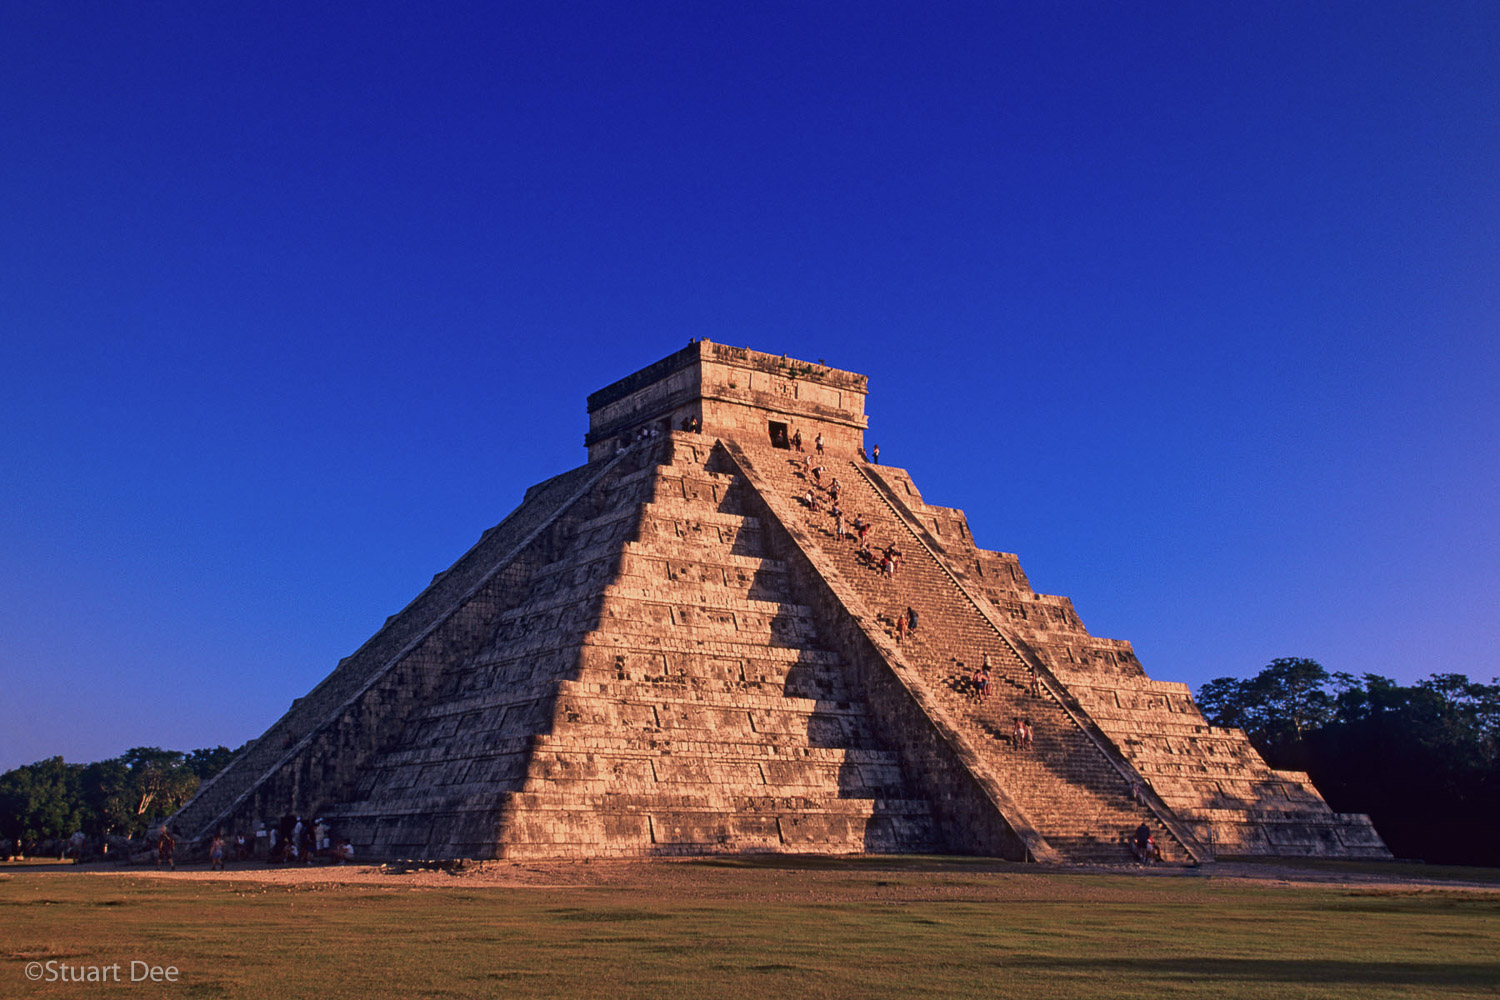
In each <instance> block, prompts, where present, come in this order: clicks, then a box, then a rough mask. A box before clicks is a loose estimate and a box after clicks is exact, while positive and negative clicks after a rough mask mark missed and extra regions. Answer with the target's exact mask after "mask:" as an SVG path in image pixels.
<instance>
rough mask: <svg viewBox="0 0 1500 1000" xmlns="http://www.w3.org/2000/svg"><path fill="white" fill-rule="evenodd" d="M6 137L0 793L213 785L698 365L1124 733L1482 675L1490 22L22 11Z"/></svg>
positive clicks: (1055, 10) (935, 13)
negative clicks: (159, 767)
mask: <svg viewBox="0 0 1500 1000" xmlns="http://www.w3.org/2000/svg"><path fill="white" fill-rule="evenodd" d="M0 137H3V143H0V687H3V691H4V694H3V695H0V767H10V766H14V765H16V764H18V763H23V762H27V761H31V760H36V759H39V758H42V757H45V756H49V755H52V754H62V755H64V756H66V757H67V758H69V759H70V760H92V759H96V758H99V757H105V756H113V755H115V754H117V753H120V752H122V751H123V750H125V749H127V748H129V747H131V746H135V745H142V744H146V745H162V746H167V747H172V748H179V749H188V748H192V747H198V746H207V745H215V744H220V743H224V744H228V745H230V746H236V745H238V744H239V743H241V742H243V741H244V740H245V739H247V738H250V737H253V736H256V735H259V733H261V732H262V731H263V730H264V729H265V728H266V727H267V726H268V725H270V723H271V722H273V721H274V720H275V719H276V718H277V717H278V716H279V715H280V714H281V713H282V712H283V711H284V710H285V709H286V707H287V706H288V705H289V704H290V702H291V701H292V699H293V698H296V697H299V696H300V695H302V694H304V693H306V692H307V691H308V690H309V689H310V688H312V686H313V685H314V684H315V683H316V682H317V681H318V680H319V679H321V678H322V677H323V676H324V675H325V674H326V673H327V672H328V671H329V670H331V669H332V668H333V666H334V664H335V663H336V662H337V661H338V659H339V658H340V657H342V656H345V655H347V654H348V653H350V652H352V651H353V650H354V649H355V648H356V647H358V646H359V645H360V643H361V642H363V641H364V640H365V639H366V638H367V637H368V636H369V635H370V634H372V633H373V632H374V631H375V629H376V628H378V627H379V626H380V624H381V623H382V622H383V621H384V619H385V617H386V616H387V615H389V614H392V613H394V612H395V611H397V610H399V609H400V608H401V607H403V606H404V605H405V604H406V603H407V601H409V600H410V599H411V598H412V597H414V596H415V595H416V594H417V592H418V591H420V590H421V589H422V587H423V586H425V585H426V583H427V582H428V580H429V579H430V578H431V576H432V574H433V573H435V572H438V571H440V570H442V569H444V568H445V567H447V566H448V565H449V564H450V563H451V562H452V561H453V560H454V559H456V558H457V557H458V556H459V555H460V554H462V553H463V552H464V551H465V550H466V549H467V548H468V546H469V545H470V544H472V543H473V542H474V541H475V539H476V538H477V537H478V536H479V534H480V532H481V531H482V530H484V529H485V528H487V527H488V526H490V525H492V524H494V523H495V522H497V521H499V520H500V519H501V518H502V517H503V516H504V515H505V514H506V513H507V512H508V511H509V510H510V509H511V508H512V507H513V506H514V505H515V504H516V503H517V502H518V501H519V499H520V497H521V494H522V492H523V490H524V489H525V488H526V486H527V485H529V484H531V483H534V482H537V481H538V480H541V479H544V478H546V477H548V476H550V475H553V474H556V473H558V472H561V471H563V470H565V469H568V468H571V467H573V466H575V465H578V464H581V463H582V461H583V459H584V451H583V446H582V437H583V432H584V429H585V425H586V417H585V410H584V397H585V396H586V395H587V394H588V393H589V392H591V391H593V390H594V389H597V388H599V387H601V386H603V385H605V384H607V383H609V382H611V381H613V380H614V379H616V378H619V377H621V376H623V375H625V374H628V373H629V372H631V371H634V370H635V369H637V368H639V367H641V366H643V365H645V364H648V363H650V362H651V361H654V360H656V359H657V358H659V357H661V356H663V355H665V354H667V353H669V352H671V351H673V350H676V349H677V348H679V347H681V346H682V345H684V344H685V343H686V342H687V340H688V338H690V337H708V338H709V339H712V340H718V341H722V342H727V343H731V344H736V345H748V346H751V347H755V348H758V349H761V350H766V351H771V352H776V353H782V352H785V353H788V354H791V355H792V356H794V357H800V358H804V359H809V360H818V359H824V360H826V361H827V363H828V364H830V365H834V366H836V367H840V368H847V369H852V370H855V371H859V372H863V373H866V374H868V375H869V376H870V391H871V394H870V398H869V413H870V418H871V435H870V437H871V439H873V440H874V441H877V442H879V443H880V445H881V448H882V452H883V454H884V456H885V458H886V459H887V460H888V461H889V462H890V463H892V464H897V465H902V466H905V467H907V468H909V469H911V470H912V472H913V474H914V475H915V477H916V480H917V482H918V484H919V486H921V487H922V489H923V491H924V493H925V494H926V496H927V498H928V499H929V500H930V501H931V502H935V503H944V504H948V505H952V506H957V507H962V508H964V509H965V510H966V511H967V512H968V514H969V517H970V521H971V524H972V526H973V530H974V533H975V536H976V538H977V539H978V540H979V542H980V543H981V544H983V545H985V546H987V547H990V548H996V549H1001V550H1005V551H1011V552H1018V553H1020V555H1021V559H1022V565H1023V566H1024V567H1025V568H1026V569H1027V571H1028V572H1029V574H1030V576H1031V579H1032V582H1033V584H1034V585H1035V586H1036V587H1037V589H1038V590H1042V591H1045V592H1050V593H1061V594H1067V595H1069V596H1071V597H1072V598H1073V600H1074V602H1075V604H1076V606H1077V608H1078V610H1079V612H1080V614H1081V615H1082V616H1083V619H1084V621H1085V623H1086V624H1087V625H1088V626H1089V627H1090V628H1091V630H1092V631H1094V632H1095V633H1096V634H1100V635H1107V636H1112V637H1116V638H1126V639H1130V640H1132V641H1133V642H1134V643H1135V645H1136V649H1137V651H1138V653H1139V654H1140V656H1141V658H1142V660H1143V662H1144V663H1145V665H1146V667H1147V669H1148V671H1150V673H1151V674H1152V676H1154V677H1156V678H1158V679H1163V680H1182V681H1187V682H1188V683H1190V684H1192V685H1194V686H1195V687H1196V686H1197V685H1198V684H1200V683H1202V682H1203V681H1204V680H1206V679H1209V678H1212V677H1216V676H1223V675H1229V674H1234V675H1248V674H1250V673H1253V672H1254V671H1255V670H1257V669H1258V668H1259V667H1261V666H1262V665H1264V664H1265V663H1266V662H1267V661H1268V660H1270V659H1271V658H1273V657H1277V656H1310V657H1315V658H1317V659H1318V660H1320V661H1322V662H1323V664H1324V665H1325V666H1327V667H1328V668H1330V669H1334V670H1347V671H1350V672H1353V673H1356V674H1358V673H1363V672H1366V671H1370V672H1375V673H1380V674H1385V675H1388V676H1393V677H1395V678H1397V679H1399V680H1402V681H1411V680H1415V679H1417V678H1419V677H1422V676H1425V675H1427V674H1429V673H1432V672H1434V671H1445V672H1446V671H1456V672H1461V673H1467V674H1469V675H1471V676H1474V677H1482V678H1485V679H1488V678H1490V677H1492V676H1494V675H1495V674H1496V673H1500V668H1497V666H1496V654H1495V651H1494V650H1495V642H1496V636H1495V625H1496V622H1497V611H1500V501H1497V498H1500V461H1497V459H1500V446H1497V431H1500V400H1497V387H1500V336H1497V333H1500V325H1497V320H1500V5H1497V4H1496V3H1495V2H1494V0H1481V2H1475V3H1466V2H1455V0H1445V2H1442V3H1436V4H1433V3H1419V2H1411V3H1404V4H1389V3H1380V2H1371V0H1360V2H1348V3H1302V2H1286V3H1266V2H1263V0H1257V2H1244V3H1238V2H1224V3H1218V2H1215V3H1204V2H1197V0H1194V2H1188V3H1180V4H1172V3H1149V4H1134V3H1120V2H1114V0H1111V2H1107V3H1071V2H1052V0H1049V2H1036V3H1024V4H1022V3H1002V2H998V0H991V2H985V3H976V4H951V3H930V2H929V3H901V4H894V3H880V2H875V3H870V2H859V3H848V4H837V3H831V2H828V3H820V2H816V0H813V2H799V3H786V4H783V3H775V2H767V0H757V2H755V3H746V4H734V3H708V4H703V3H673V4H666V3H661V4H656V3H640V4H636V3H629V4H626V3H587V4H584V3H579V4H573V3H562V2H547V3H532V4H520V3H498V2H494V3H491V2H485V3H474V4H463V3H438V4H433V3H417V2H412V3H381V2H361V3H359V4H353V3H350V4H311V5H309V4H289V3H287V4H283V3H272V4H259V3H257V4H243V3H236V4H231V3H207V4H205V3H201V2H192V3H186V2H184V3H141V4H116V3H104V2H96V3H77V4H59V3H53V2H41V0H17V2H14V3H7V4H5V5H3V7H0Z"/></svg>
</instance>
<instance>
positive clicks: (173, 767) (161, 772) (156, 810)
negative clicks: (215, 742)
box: [0, 746, 235, 844]
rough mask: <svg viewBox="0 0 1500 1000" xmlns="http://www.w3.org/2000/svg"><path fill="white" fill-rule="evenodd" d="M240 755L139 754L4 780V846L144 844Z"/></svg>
mask: <svg viewBox="0 0 1500 1000" xmlns="http://www.w3.org/2000/svg"><path fill="white" fill-rule="evenodd" d="M234 754H235V751H233V750H230V749H229V748H228V747H222V746H219V747H211V748H205V749H201V750H192V751H188V752H186V753H185V752H183V751H181V750H163V749H161V748H160V747H136V748H134V749H133V750H127V751H126V752H125V753H123V754H121V755H120V756H118V757H112V758H110V759H109V760H99V761H94V762H93V763H92V764H69V763H67V762H66V761H64V760H63V759H62V758H61V757H49V758H47V759H46V760H40V761H37V762H36V763H34V764H25V765H23V766H21V767H17V768H13V769H11V770H9V771H6V772H5V773H4V774H0V839H4V840H9V841H11V842H13V843H14V844H24V843H27V842H31V843H39V842H42V841H48V840H63V839H66V838H68V837H71V836H72V835H73V834H74V833H78V832H82V833H83V834H85V835H86V836H88V837H90V838H101V837H138V836H141V835H143V834H145V833H146V832H147V831H148V830H149V829H150V828H151V827H152V826H153V825H154V824H157V823H159V822H160V821H161V820H162V819H164V818H165V817H167V816H170V815H171V814H172V813H174V812H176V811H177V810H178V809H179V808H181V806H182V804H183V803H184V802H186V801H187V800H188V799H190V798H192V797H193V795H194V793H196V792H197V791H198V786H199V784H200V783H202V782H203V781H206V780H207V779H209V778H211V777H213V776H214V775H215V774H217V773H219V771H220V770H221V769H222V768H223V767H224V765H225V764H228V763H229V760H230V758H232V757H233V756H234Z"/></svg>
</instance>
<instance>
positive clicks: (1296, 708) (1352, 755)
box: [1198, 658, 1500, 865]
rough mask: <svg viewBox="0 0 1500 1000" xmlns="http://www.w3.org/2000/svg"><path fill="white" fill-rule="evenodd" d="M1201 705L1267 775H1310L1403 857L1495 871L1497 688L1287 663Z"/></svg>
mask: <svg viewBox="0 0 1500 1000" xmlns="http://www.w3.org/2000/svg"><path fill="white" fill-rule="evenodd" d="M1198 704H1199V707H1200V708H1202V709H1203V713H1204V715H1205V716H1207V717H1208V720H1209V721H1210V722H1212V723H1213V724H1215V725H1219V726H1238V727H1239V728H1241V729H1243V730H1245V732H1246V734H1247V735H1248V736H1249V737H1250V742H1251V743H1252V744H1254V746H1255V748H1256V749H1257V750H1259V751H1260V753H1261V755H1262V756H1263V757H1265V759H1266V762H1267V763H1269V764H1270V765H1271V766H1272V767H1275V768H1283V769H1289V770H1297V771H1306V772H1307V773H1308V774H1309V776H1311V778H1312V780H1313V782H1314V783H1315V784H1316V785H1317V786H1318V790H1319V791H1321V792H1322V793H1323V797H1324V798H1325V799H1327V800H1328V804H1329V805H1330V806H1331V807H1332V808H1333V809H1334V810H1335V811H1336V812H1362V813H1368V814H1369V815H1370V819H1371V820H1372V821H1373V822H1374V824H1375V829H1377V830H1378V831H1380V835H1381V836H1382V837H1383V838H1384V839H1385V842H1386V845H1387V846H1388V847H1390V849H1391V850H1392V852H1394V853H1395V855H1396V856H1397V857H1400V858H1421V859H1424V860H1427V861H1431V862H1436V863H1444V864H1479V865H1497V864H1500V837H1497V836H1496V834H1495V831H1496V830H1497V828H1500V768H1497V765H1500V683H1496V682H1495V681H1493V680H1492V681H1491V682H1490V683H1489V684H1482V683H1479V682H1477V681H1471V680H1470V679H1469V678H1468V677H1466V676H1464V675H1463V674H1433V675H1432V676H1430V677H1428V678H1427V679H1426V680H1422V681H1418V682H1417V683H1415V684H1412V685H1409V686H1408V685H1402V684H1397V683H1396V682H1395V681H1393V680H1391V679H1390V678H1389V677H1381V676H1379V675H1377V674H1364V675H1363V676H1361V677H1355V676H1354V675H1352V674H1348V673H1329V672H1328V671H1327V670H1325V669H1324V668H1323V666H1322V665H1321V664H1319V663H1318V662H1317V661H1316V660H1309V659H1301V658H1285V659H1278V660H1273V661H1272V662H1271V663H1270V664H1268V665H1267V666H1266V667H1265V669H1264V670H1262V671H1261V672H1260V673H1258V674H1256V675H1255V676H1254V677H1251V678H1249V679H1248V680H1241V679H1239V678H1234V677H1219V678H1216V679H1214V680H1211V681H1209V682H1207V683H1206V684H1204V685H1203V686H1202V687H1201V688H1200V689H1199V691H1198Z"/></svg>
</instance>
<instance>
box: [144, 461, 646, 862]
mask: <svg viewBox="0 0 1500 1000" xmlns="http://www.w3.org/2000/svg"><path fill="white" fill-rule="evenodd" d="M645 443H647V444H649V443H651V442H645ZM636 452H637V449H636V448H634V447H632V448H627V449H626V450H624V451H622V452H620V453H618V454H616V455H615V456H614V457H613V458H611V459H610V460H609V461H608V462H606V463H605V464H604V466H603V467H602V468H601V469H600V470H599V471H598V472H596V473H595V474H594V475H592V476H590V477H589V479H588V480H587V481H586V482H585V483H584V484H583V485H582V486H580V487H579V488H578V489H576V490H574V491H573V493H572V495H570V496H569V497H568V498H567V499H566V500H564V501H563V502H562V503H561V504H559V505H558V506H557V509H556V510H554V511H553V512H552V513H551V514H550V515H548V516H547V518H546V519H545V520H544V521H542V523H541V524H539V525H538V526H537V527H536V528H534V529H533V530H532V531H530V532H529V533H528V534H527V535H526V537H525V538H523V539H521V541H519V542H517V543H516V544H515V545H514V546H512V547H511V549H510V551H509V552H507V553H506V554H505V555H504V556H502V557H501V558H500V559H499V560H498V561H496V563H495V565H494V566H493V567H492V568H491V569H490V570H489V571H488V572H487V573H485V574H484V576H483V577H481V578H480V580H479V582H478V583H476V584H474V586H472V587H470V588H469V589H468V590H467V591H465V592H464V593H463V595H462V596H460V597H459V598H458V600H456V601H454V602H453V604H452V606H451V607H449V609H448V610H447V611H445V612H444V613H443V614H441V615H439V616H438V617H437V618H435V619H433V621H432V622H431V624H429V625H428V626H427V627H426V628H424V629H422V631H421V632H419V633H417V635H416V636H415V637H414V638H413V639H412V640H411V641H410V642H408V643H407V644H406V645H405V646H402V647H401V649H400V650H399V651H398V652H397V653H396V654H395V655H393V656H392V657H391V658H390V659H388V660H386V662H385V664H384V665H382V666H381V667H379V668H378V669H377V670H376V671H375V672H374V673H372V674H371V675H370V677H369V678H368V679H367V680H366V681H365V682H364V683H363V684H361V685H360V686H359V688H358V689H357V690H355V691H354V692H353V693H352V694H350V695H349V696H348V697H347V698H345V699H343V700H342V701H340V702H339V703H338V704H337V705H336V706H334V708H333V711H331V712H329V713H327V714H326V715H325V716H324V717H323V719H322V721H321V722H319V723H317V724H316V725H314V726H312V727H311V728H309V729H308V731H307V733H306V734H305V735H304V736H303V737H302V738H301V739H300V740H298V741H297V742H296V743H294V744H292V745H291V746H290V747H289V748H288V749H287V750H286V751H285V752H283V753H282V755H281V756H280V757H279V758H277V760H276V763H275V764H273V765H272V766H271V767H269V768H267V769H266V771H265V772H264V773H263V774H261V776H260V777H259V778H257V779H256V780H255V781H253V782H251V783H250V784H249V785H247V786H246V788H245V790H244V791H243V792H241V793H240V794H239V795H238V796H236V797H235V799H234V800H233V801H232V802H230V803H229V805H228V806H226V807H225V808H223V809H221V810H219V812H218V813H217V814H215V815H214V817H213V819H212V820H210V821H209V822H208V823H206V824H204V826H203V827H202V828H201V829H200V830H199V831H198V832H197V833H195V834H193V835H192V837H191V838H190V839H192V840H198V839H201V838H202V837H204V836H206V835H207V834H208V832H209V831H210V830H212V829H213V828H214V827H215V826H216V825H218V824H219V823H220V822H221V821H222V820H223V819H224V818H225V817H227V816H228V815H229V814H230V813H232V812H234V811H235V810H236V809H238V808H239V807H240V804H241V803H243V802H244V801H245V800H246V799H248V798H249V797H250V796H251V795H253V794H254V793H255V790H256V789H257V788H259V787H260V786H261V785H263V784H264V783H265V782H266V781H268V780H269V779H270V778H271V776H272V775H274V774H275V773H276V772H277V771H279V770H281V768H282V767H284V766H286V764H287V762H288V761H290V760H291V759H292V758H294V757H295V756H296V755H297V754H298V753H300V752H301V751H302V750H303V749H304V748H306V746H307V745H308V744H309V743H311V742H312V739H313V737H314V736H317V735H318V733H320V732H322V731H323V729H324V728H325V727H327V726H328V724H329V723H330V722H332V721H333V720H334V719H335V718H337V717H338V715H339V713H341V712H342V711H343V710H344V707H345V706H346V705H348V704H350V703H351V702H353V701H355V700H357V699H358V698H359V697H360V696H361V695H363V694H364V693H365V692H366V691H368V690H370V688H371V687H373V686H374V685H375V683H376V682H377V681H379V680H380V679H381V678H383V677H384V676H385V675H386V674H388V673H390V671H391V669H392V668H393V667H395V666H396V664H398V663H400V662H401V661H402V660H404V659H406V657H407V655H408V654H410V653H411V651H412V650H414V649H416V648H417V646H419V645H421V643H422V642H424V641H425V640H426V639H427V637H428V636H430V635H431V634H432V633H433V632H434V631H436V630H437V628H438V627H439V626H441V625H443V624H445V623H446V622H447V621H448V620H449V619H450V618H452V617H453V616H454V615H455V614H457V613H458V610H459V608H462V607H463V606H464V605H465V604H467V603H468V602H469V600H470V599H471V598H472V597H473V596H474V595H475V594H477V593H479V591H480V590H482V589H483V588H484V587H485V585H486V584H488V583H489V582H490V581H491V580H492V579H494V577H495V575H496V574H497V573H499V572H500V571H501V570H502V569H504V568H505V567H507V566H509V565H510V564H511V562H512V561H514V560H515V558H516V556H518V555H520V554H521V552H522V551H523V550H524V549H525V548H526V546H528V545H530V544H531V543H532V541H534V540H535V539H536V538H537V536H538V535H540V534H541V533H542V532H543V531H545V530H547V529H548V528H549V527H551V526H552V525H553V524H554V523H556V521H557V519H558V518H559V517H561V516H562V515H563V513H564V512H565V511H567V510H568V508H570V507H572V506H573V505H574V504H575V503H577V502H578V501H579V500H580V499H581V498H582V497H583V495H584V494H585V493H587V492H588V491H589V490H591V489H593V488H594V484H596V483H598V482H599V481H600V480H601V479H603V478H604V476H605V475H606V474H608V473H609V472H610V470H612V469H613V468H614V467H615V466H616V465H618V464H620V462H621V460H623V459H624V458H626V457H627V456H629V455H632V454H635V453H636ZM523 506H524V504H523ZM519 509H520V508H519V507H518V508H517V510H518V511H519ZM502 523H503V522H502ZM436 583H437V581H436V580H434V581H433V584H431V585H429V586H432V585H436ZM335 669H337V668H335ZM314 690H316V688H315V689H314ZM278 721H279V720H278ZM205 791H207V786H204V788H201V789H199V791H198V794H197V795H194V796H193V798H192V799H189V800H188V801H187V802H185V803H183V806H182V809H179V810H178V812H182V810H184V809H187V808H188V806H191V805H192V804H193V801H194V800H195V799H197V797H198V795H201V794H203V792H205ZM174 815H175V814H174Z"/></svg>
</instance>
